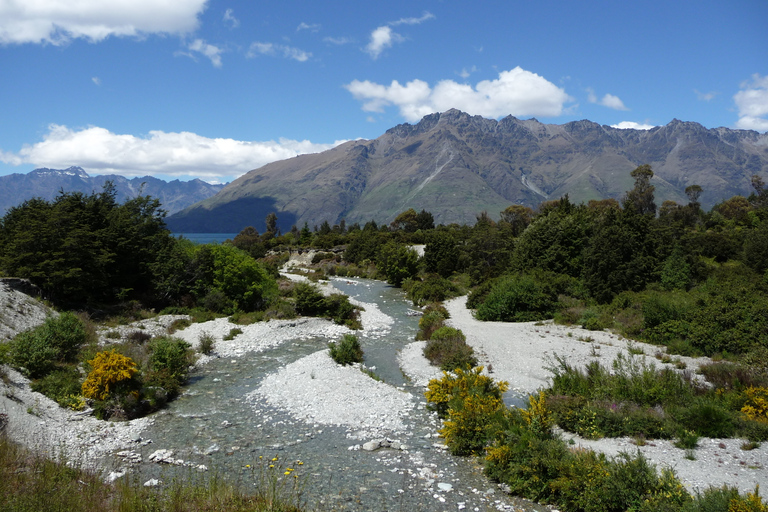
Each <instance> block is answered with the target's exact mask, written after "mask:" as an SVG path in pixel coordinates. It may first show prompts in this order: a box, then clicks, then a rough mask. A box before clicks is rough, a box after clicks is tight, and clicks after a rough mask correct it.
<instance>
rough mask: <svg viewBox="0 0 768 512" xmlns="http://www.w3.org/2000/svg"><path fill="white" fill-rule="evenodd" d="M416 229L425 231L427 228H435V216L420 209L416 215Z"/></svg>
mask: <svg viewBox="0 0 768 512" xmlns="http://www.w3.org/2000/svg"><path fill="white" fill-rule="evenodd" d="M416 229H420V230H422V231H426V230H428V229H435V218H434V217H433V216H432V214H431V213H429V212H428V211H426V210H421V211H420V212H419V213H418V215H416Z"/></svg>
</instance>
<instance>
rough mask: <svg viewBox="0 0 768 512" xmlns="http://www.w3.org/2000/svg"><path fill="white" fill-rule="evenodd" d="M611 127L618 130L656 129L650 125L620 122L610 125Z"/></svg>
mask: <svg viewBox="0 0 768 512" xmlns="http://www.w3.org/2000/svg"><path fill="white" fill-rule="evenodd" d="M611 127H612V128H618V129H620V130H650V129H651V128H656V127H655V126H654V125H652V124H647V123H636V122H634V121H622V122H620V123H618V124H612V125H611Z"/></svg>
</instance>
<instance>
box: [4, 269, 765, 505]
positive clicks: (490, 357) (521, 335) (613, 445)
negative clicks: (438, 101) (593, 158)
mask: <svg viewBox="0 0 768 512" xmlns="http://www.w3.org/2000/svg"><path fill="white" fill-rule="evenodd" d="M348 282H349V283H351V285H353V286H354V285H355V283H359V282H358V281H355V280H349V281H348ZM358 285H359V284H358ZM326 291H327V292H332V291H333V290H332V289H330V288H327V287H326ZM14 293H15V292H14ZM11 295H13V293H12V292H3V290H2V289H0V301H2V300H3V298H4V297H8V296H11ZM12 299H13V300H20V299H19V298H18V297H16V296H15V295H13V297H12ZM465 300H466V298H459V299H454V300H452V301H448V303H447V304H446V307H447V308H448V310H449V312H450V314H451V319H450V320H449V323H450V324H451V325H453V326H454V327H457V328H460V329H461V330H462V331H463V332H464V333H465V335H466V336H467V342H468V343H469V344H470V345H471V346H473V347H474V348H475V350H476V351H477V353H478V355H479V358H480V361H481V364H484V365H486V367H487V371H489V372H490V375H491V376H493V377H494V378H496V379H499V380H506V381H508V382H509V383H510V385H511V387H512V389H515V390H517V391H519V392H521V393H533V392H535V391H536V390H538V389H539V388H541V387H543V386H546V384H547V382H548V378H549V375H550V373H549V371H548V370H547V367H548V366H550V365H551V364H552V363H553V360H554V356H555V355H556V354H557V355H560V356H563V357H565V358H566V359H567V360H568V362H569V363H571V364H579V365H583V364H586V363H588V362H589V361H593V360H595V359H597V360H600V361H601V362H602V363H603V364H606V365H610V362H611V361H612V360H613V358H614V357H615V356H616V355H617V354H619V353H620V352H622V351H623V352H626V351H627V348H628V343H629V342H628V341H627V340H624V339H622V338H620V337H619V336H616V335H614V334H610V333H607V332H593V331H585V330H582V329H578V328H573V327H563V326H558V325H554V324H552V323H544V324H536V323H521V324H508V323H497V322H479V321H477V320H475V319H474V318H473V317H472V314H471V312H470V311H469V310H467V309H466V307H465ZM22 302H23V307H25V308H26V307H32V306H30V305H29V304H30V303H29V302H27V301H26V299H24V300H23V301H22ZM14 304H15V303H14ZM19 304H21V302H20V303H19ZM20 307H21V306H20ZM363 307H365V312H363V314H362V321H363V326H364V330H363V331H362V332H361V333H358V334H359V335H361V336H369V337H370V338H371V339H375V338H377V337H378V338H385V337H386V336H387V333H388V332H389V327H390V326H391V324H392V322H393V319H392V318H391V317H388V316H387V315H386V314H384V313H382V312H381V310H380V308H379V307H378V306H376V305H375V304H373V303H364V304H363ZM41 311H42V310H41ZM35 315H36V316H35V317H34V318H35V319H36V320H35V321H37V322H38V323H39V321H42V320H40V319H42V318H45V313H44V312H42V313H40V312H38V313H35ZM14 321H15V320H14ZM32 325H34V322H32V323H30V326H32ZM18 328H19V326H18V322H17V323H16V324H14V325H13V329H14V330H18ZM232 328H240V329H241V330H242V331H243V332H242V333H241V334H239V335H237V336H235V337H234V338H233V339H232V340H224V339H223V338H224V337H225V336H226V335H227V334H229V332H230V330H231V329H232ZM9 332H11V331H9ZM348 332H350V331H349V330H348V329H347V328H346V327H343V326H338V325H335V324H333V323H331V322H329V321H326V320H322V319H315V318H300V319H295V320H280V321H274V320H273V321H270V322H262V323H257V324H252V325H248V326H237V325H235V324H232V323H230V322H229V321H228V320H227V319H218V320H214V321H211V322H205V323H200V324H193V325H191V326H190V327H188V328H186V329H184V330H181V331H179V332H177V333H176V334H175V335H176V336H179V337H182V338H184V339H185V340H187V341H188V342H190V343H191V344H192V345H197V344H198V343H199V339H200V336H201V335H203V334H207V335H211V336H213V337H214V339H215V349H214V352H213V353H212V354H211V355H210V356H205V357H202V358H201V359H200V360H199V361H198V363H197V364H198V365H205V364H206V363H207V362H209V361H211V360H212V359H221V358H231V359H233V361H234V360H236V359H238V358H241V357H243V356H245V355H246V354H250V353H253V352H266V351H268V350H270V349H272V348H274V347H278V346H280V345H281V344H284V343H286V342H289V341H291V340H297V339H308V338H311V337H317V336H323V337H327V338H330V339H334V338H339V337H340V336H341V335H342V334H344V333H348ZM588 338H591V341H589V342H586V341H583V340H585V339H588ZM632 346H633V347H634V348H640V349H642V350H643V351H644V352H645V354H646V355H647V357H649V358H650V359H653V355H654V354H655V352H656V351H657V350H658V347H653V346H648V345H644V344H642V343H633V344H632ZM422 348H423V342H414V343H409V344H407V345H405V346H404V348H403V349H402V350H401V352H400V353H399V354H398V363H399V365H400V367H401V369H402V371H403V373H404V374H406V375H407V376H408V378H409V381H410V382H409V384H410V386H411V388H410V389H411V391H413V387H416V388H418V387H421V386H425V385H426V384H427V383H428V381H429V379H431V378H435V377H439V376H440V375H441V372H439V371H438V370H437V369H435V368H433V367H431V366H429V364H428V362H427V361H426V359H425V358H424V357H423V355H422V353H421V352H422ZM637 357H642V356H637ZM681 359H682V360H683V361H685V362H686V364H687V366H688V368H689V369H695V368H696V367H697V365H698V364H700V363H701V362H702V361H704V359H699V360H697V359H690V358H681ZM654 361H655V360H654ZM656 364H660V363H656ZM6 372H7V375H8V379H6V381H4V382H0V413H3V414H6V415H7V417H8V419H9V422H8V426H7V432H8V434H9V435H10V437H11V439H14V440H17V441H19V442H22V443H24V444H25V445H27V446H30V447H33V448H35V449H41V450H45V451H47V452H48V453H52V454H66V456H67V457H68V458H69V459H70V460H77V461H79V462H82V463H83V464H85V465H90V466H94V467H95V466H97V465H99V464H100V465H101V466H100V467H102V468H104V469H106V470H110V469H113V467H114V466H115V465H116V464H117V463H116V462H115V457H114V456H112V454H114V453H116V452H118V451H120V450H129V449H135V448H136V447H139V446H142V444H143V443H146V442H147V441H146V440H144V439H142V432H143V431H144V430H145V429H146V427H147V426H148V425H149V424H150V423H151V422H153V421H154V420H153V419H152V418H143V419H139V420H134V421H130V422H102V421H99V420H96V419H95V418H93V417H90V416H88V415H83V414H79V413H75V412H73V411H68V410H64V409H61V408H60V407H58V405H56V404H55V403H54V402H52V401H51V400H49V399H47V398H46V397H44V396H42V395H40V394H38V393H34V392H32V391H31V390H30V389H29V383H28V381H27V380H26V379H25V378H24V377H23V376H21V375H20V374H18V373H17V372H15V371H13V370H10V369H6ZM257 398H258V399H259V400H263V401H266V402H267V403H268V404H270V405H271V406H274V407H276V408H279V409H281V410H284V411H286V412H288V413H289V414H290V415H291V416H293V417H294V418H296V420H297V421H300V422H302V423H305V424H313V425H315V424H320V425H333V426H341V427H343V428H345V429H347V431H348V433H349V434H350V436H357V437H358V438H360V439H370V438H374V437H381V438H386V437H387V436H393V437H395V436H400V435H402V434H409V432H407V431H408V429H412V428H414V426H413V424H412V423H409V422H410V419H409V418H411V417H412V416H413V414H414V411H415V410H416V409H419V408H421V409H422V410H423V403H422V402H421V399H419V401H416V400H415V399H414V395H413V394H411V393H409V392H407V390H404V389H403V388H402V387H398V386H393V385H391V384H386V383H382V382H377V381H376V380H374V379H372V378H371V377H369V376H367V375H365V374H363V373H362V372H361V371H360V369H359V368H356V367H352V366H349V367H339V366H338V365H335V363H333V362H332V360H331V359H330V357H329V356H328V354H327V350H319V351H316V352H314V353H311V354H310V355H307V356H303V357H301V358H299V359H298V360H295V361H292V362H287V363H286V364H285V365H283V366H282V367H280V368H278V369H277V370H276V371H274V372H272V373H270V374H269V375H267V376H265V377H264V378H263V379H262V380H261V381H260V382H259V383H258V386H257V388H256V389H255V390H251V391H250V392H249V393H248V394H247V396H245V397H244V399H247V400H255V399H257ZM435 426H436V425H435ZM431 428H433V427H431ZM433 432H434V431H433ZM410 434H411V435H413V432H410ZM564 436H565V437H567V438H572V439H573V442H574V444H575V446H583V447H586V448H591V449H595V450H599V451H603V452H605V453H608V454H617V453H619V452H621V451H629V452H632V453H634V452H635V451H637V450H639V451H640V452H642V453H643V454H644V455H645V456H646V457H648V459H649V460H651V461H652V462H653V463H654V464H656V465H657V466H659V467H671V468H672V469H674V470H675V471H676V473H677V474H678V476H679V477H680V478H681V480H682V481H683V482H684V484H685V485H686V486H687V487H688V488H689V489H690V490H692V491H694V490H696V489H703V488H706V487H708V486H710V485H714V486H721V485H724V484H728V485H732V486H735V487H737V488H738V489H739V490H740V491H741V492H747V491H751V490H754V488H755V486H756V485H757V484H763V486H765V485H766V484H768V443H763V445H762V446H760V447H759V448H757V449H754V450H749V451H747V450H742V449H741V445H742V442H743V440H737V439H730V440H729V439H702V440H700V443H699V447H698V448H697V449H696V450H694V451H693V452H692V454H691V453H689V454H686V451H685V450H681V449H678V448H675V447H673V446H672V445H671V443H670V442H667V441H649V442H648V443H647V444H646V445H645V446H635V445H633V444H632V443H631V440H630V439H626V438H620V439H600V440H596V441H590V440H585V439H581V438H578V437H575V436H571V435H567V434H564ZM406 437H408V436H407V435H406ZM422 437H423V436H422ZM430 443H432V441H430ZM157 448H163V447H159V446H158V447H157ZM345 449H346V447H345ZM686 455H689V456H690V455H693V457H694V459H695V460H690V459H689V458H686ZM408 457H409V458H410V459H413V458H418V457H419V456H418V455H416V454H410V455H408ZM435 472H436V473H437V472H439V468H435ZM435 485H436V484H435ZM489 485H490V484H489ZM438 492H440V491H436V494H435V495H436V496H438ZM444 495H445V494H444V493H443V494H439V496H440V497H443V496H444ZM435 499H437V498H435ZM456 499H458V496H457V497H456ZM453 501H456V500H453ZM452 506H455V503H454V505H452Z"/></svg>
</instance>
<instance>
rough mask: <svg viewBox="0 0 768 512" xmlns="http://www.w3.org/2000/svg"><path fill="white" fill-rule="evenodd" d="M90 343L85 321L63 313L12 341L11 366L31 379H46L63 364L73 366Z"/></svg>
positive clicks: (71, 314)
mask: <svg viewBox="0 0 768 512" xmlns="http://www.w3.org/2000/svg"><path fill="white" fill-rule="evenodd" d="M87 340H88V334H87V332H86V329H85V325H84V324H83V322H82V320H80V319H79V318H78V317H77V316H76V315H75V314H73V313H62V314H61V315H59V316H58V317H50V318H47V319H46V320H45V322H44V323H43V324H42V325H40V326H38V327H36V328H35V329H32V330H29V331H24V332H22V333H20V334H18V335H17V336H16V337H15V338H14V339H13V341H12V362H13V364H14V365H15V366H16V367H18V368H24V370H25V372H26V373H27V375H29V376H30V377H33V378H39V377H43V376H45V375H46V374H48V373H50V372H51V371H53V369H54V368H55V367H56V366H57V365H58V364H60V363H68V362H74V361H75V359H76V356H77V353H78V350H79V349H80V347H81V345H83V344H84V343H85V342H86V341H87Z"/></svg>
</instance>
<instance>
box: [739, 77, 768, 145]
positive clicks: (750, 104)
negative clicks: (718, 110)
mask: <svg viewBox="0 0 768 512" xmlns="http://www.w3.org/2000/svg"><path fill="white" fill-rule="evenodd" d="M733 100H734V101H735V102H736V106H737V107H738V109H739V120H738V121H736V127H737V128H742V129H744V130H757V131H759V132H764V131H768V118H767V116H768V76H762V77H761V76H760V75H759V74H757V73H755V74H754V75H752V80H751V81H750V80H747V81H745V82H742V84H741V90H740V91H739V92H737V93H736V94H735V95H734V96H733Z"/></svg>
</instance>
